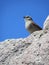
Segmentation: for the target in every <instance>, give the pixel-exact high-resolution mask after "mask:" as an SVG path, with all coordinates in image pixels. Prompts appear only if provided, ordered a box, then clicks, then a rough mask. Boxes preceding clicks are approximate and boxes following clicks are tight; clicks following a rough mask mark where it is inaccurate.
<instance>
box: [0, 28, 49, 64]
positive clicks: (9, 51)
mask: <svg viewBox="0 0 49 65" xmlns="http://www.w3.org/2000/svg"><path fill="white" fill-rule="evenodd" d="M0 65H49V30H45V29H44V30H40V31H36V32H33V33H32V34H31V35H29V36H28V37H26V38H20V39H7V40H5V41H3V42H0Z"/></svg>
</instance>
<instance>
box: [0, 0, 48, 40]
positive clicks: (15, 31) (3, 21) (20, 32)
mask: <svg viewBox="0 0 49 65" xmlns="http://www.w3.org/2000/svg"><path fill="white" fill-rule="evenodd" d="M26 15H29V16H31V17H32V18H33V20H34V21H35V23H37V24H38V25H39V26H41V27H43V23H44V21H45V19H46V17H47V16H48V15H49V0H0V41H3V40H5V39H12V38H25V37H27V36H28V35H29V32H28V31H27V30H26V29H25V26H24V24H25V22H24V19H23V16H26Z"/></svg>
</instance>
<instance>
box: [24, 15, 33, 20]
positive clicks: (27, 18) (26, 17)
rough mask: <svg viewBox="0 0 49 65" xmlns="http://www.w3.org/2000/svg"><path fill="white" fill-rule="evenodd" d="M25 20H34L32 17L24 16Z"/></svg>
mask: <svg viewBox="0 0 49 65" xmlns="http://www.w3.org/2000/svg"><path fill="white" fill-rule="evenodd" d="M24 20H27V21H29V20H32V18H31V17H30V16H24Z"/></svg>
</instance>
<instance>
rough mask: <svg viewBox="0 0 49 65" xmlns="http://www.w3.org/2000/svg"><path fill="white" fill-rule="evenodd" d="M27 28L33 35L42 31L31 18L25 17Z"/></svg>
mask: <svg viewBox="0 0 49 65" xmlns="http://www.w3.org/2000/svg"><path fill="white" fill-rule="evenodd" d="M23 18H24V21H25V28H26V29H27V30H28V32H29V33H33V32H35V31H38V30H42V28H41V27H40V26H39V25H37V24H36V23H35V22H34V21H33V19H32V18H31V17H30V16H24V17H23Z"/></svg>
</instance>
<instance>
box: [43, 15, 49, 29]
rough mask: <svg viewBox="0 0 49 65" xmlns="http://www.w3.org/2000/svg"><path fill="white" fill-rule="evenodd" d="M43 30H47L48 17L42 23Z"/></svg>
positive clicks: (48, 27) (48, 24) (48, 26)
mask: <svg viewBox="0 0 49 65" xmlns="http://www.w3.org/2000/svg"><path fill="white" fill-rule="evenodd" d="M43 29H45V30H49V15H48V16H47V18H46V20H45V22H44V25H43Z"/></svg>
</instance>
